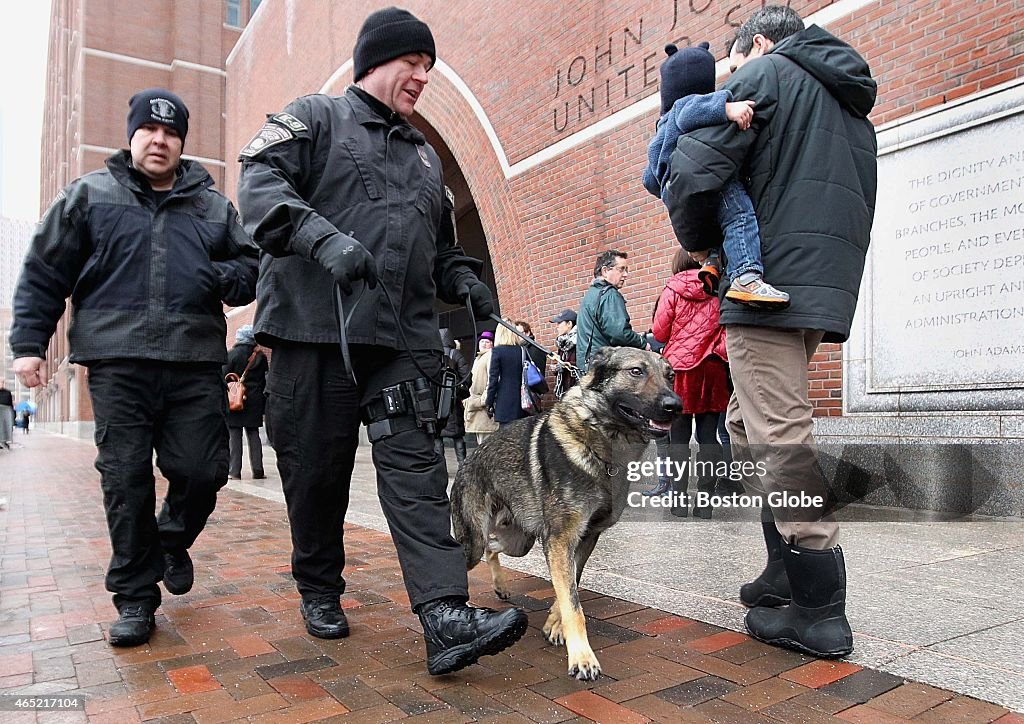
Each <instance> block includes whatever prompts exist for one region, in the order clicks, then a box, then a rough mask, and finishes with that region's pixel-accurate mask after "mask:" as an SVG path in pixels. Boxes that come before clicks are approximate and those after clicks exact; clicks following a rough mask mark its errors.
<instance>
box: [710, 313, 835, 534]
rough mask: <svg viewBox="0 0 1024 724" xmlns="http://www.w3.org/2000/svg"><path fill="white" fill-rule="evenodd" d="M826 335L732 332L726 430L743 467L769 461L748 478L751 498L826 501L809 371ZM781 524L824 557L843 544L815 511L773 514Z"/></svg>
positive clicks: (830, 522) (831, 522) (737, 328)
mask: <svg viewBox="0 0 1024 724" xmlns="http://www.w3.org/2000/svg"><path fill="white" fill-rule="evenodd" d="M823 336H824V332H822V331H820V330H813V329H780V328H772V327H752V326H743V325H729V326H728V327H727V335H726V347H727V349H728V352H729V365H730V368H731V370H732V380H733V394H732V399H731V400H730V401H729V410H728V416H727V425H728V428H729V435H730V436H731V438H732V448H733V455H734V457H735V458H736V459H737V460H741V461H742V460H750V461H755V462H756V461H758V460H760V461H762V462H764V463H765V464H764V466H763V470H764V472H763V474H761V475H760V476H758V475H752V476H748V477H747V478H746V479H745V480H744V485H745V486H746V487H747V490H748V492H750V493H751V494H757V495H760V496H761V499H762V501H765V504H767V501H768V495H769V494H770V493H773V492H775V493H779V492H790V493H794V494H798V493H801V492H804V493H807V494H809V495H823V496H824V495H825V484H824V479H823V477H822V474H821V469H820V468H819V466H818V463H817V455H816V451H815V446H814V436H813V435H812V434H811V412H812V407H811V403H810V400H809V399H808V397H807V365H808V363H809V362H810V361H811V357H813V356H814V351H815V350H816V349H817V348H818V344H819V343H820V342H821V339H822V337H823ZM772 512H773V514H774V515H775V521H776V525H777V527H778V529H779V533H780V534H781V535H782V537H783V538H784V539H785V540H787V541H789V542H790V543H795V544H796V545H799V546H802V547H804V548H811V549H815V550H824V549H826V548H831V547H833V546H835V545H836V543H837V542H838V539H839V524H838V523H837V522H836V520H835V518H833V517H832V516H831V515H825V516H821V515H820V514H817V513H816V512H815V511H813V510H808V509H806V508H801V509H799V510H794V509H779V508H777V507H773V509H772Z"/></svg>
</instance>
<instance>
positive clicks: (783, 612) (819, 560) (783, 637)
mask: <svg viewBox="0 0 1024 724" xmlns="http://www.w3.org/2000/svg"><path fill="white" fill-rule="evenodd" d="M782 560H783V561H784V562H785V564H786V572H787V573H788V575H789V581H790V586H791V587H792V591H793V599H792V600H791V601H790V603H789V605H788V606H784V607H782V608H767V607H763V606H762V607H758V608H752V609H750V611H748V612H747V617H746V619H745V621H744V623H745V624H746V627H747V631H749V632H750V635H751V636H753V637H754V638H756V639H758V640H759V641H764V642H765V643H766V644H772V645H773V646H782V647H784V648H787V649H795V650H796V651H801V652H803V653H805V654H810V655H812V656H817V657H820V658H823V659H835V658H839V657H841V656H848V655H849V654H850V653H852V652H853V631H851V630H850V622H849V621H847V620H846V561H845V560H844V559H843V549H842V548H840V547H839V546H836V547H835V548H828V549H826V550H823V551H816V550H811V549H810V548H800V547H799V546H795V545H789V544H784V545H783V548H782Z"/></svg>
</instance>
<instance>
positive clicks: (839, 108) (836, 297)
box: [665, 25, 877, 342]
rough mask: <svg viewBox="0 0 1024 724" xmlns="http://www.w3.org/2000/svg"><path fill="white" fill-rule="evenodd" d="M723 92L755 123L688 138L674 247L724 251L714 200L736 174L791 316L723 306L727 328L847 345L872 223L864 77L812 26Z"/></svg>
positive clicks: (767, 269) (847, 51) (673, 188)
mask: <svg viewBox="0 0 1024 724" xmlns="http://www.w3.org/2000/svg"><path fill="white" fill-rule="evenodd" d="M725 88H726V89H727V90H729V91H731V92H732V94H733V97H734V98H741V99H750V100H753V101H755V103H756V104H757V105H756V106H755V108H754V121H753V124H752V126H751V129H750V130H748V131H740V130H738V129H737V127H736V125H735V124H727V125H719V126H711V127H708V128H702V129H699V130H696V131H692V132H690V133H687V134H684V135H683V136H681V137H680V139H679V144H678V146H677V147H676V151H675V152H674V153H673V155H672V171H671V175H670V178H669V183H668V187H667V189H666V196H665V203H666V204H667V205H668V207H669V213H670V216H671V217H672V226H673V228H674V229H675V232H676V236H677V237H678V238H679V241H680V243H681V244H682V245H683V246H684V247H685V248H687V249H689V250H691V251H698V250H702V249H707V248H709V247H711V246H714V245H715V244H717V243H718V242H719V240H720V238H721V233H720V231H719V230H718V229H717V226H716V223H715V209H716V208H717V204H718V192H719V191H720V190H721V188H722V187H723V186H724V185H725V183H726V181H728V180H729V179H730V178H731V177H732V176H733V175H734V174H735V173H736V172H737V170H739V172H740V175H741V177H746V178H747V180H748V184H747V186H748V188H749V191H750V196H751V198H752V199H753V201H754V206H755V209H756V211H757V219H758V222H759V224H760V227H761V250H762V257H763V261H764V277H765V279H766V280H767V281H768V282H770V283H771V284H773V285H774V286H776V287H778V288H779V289H782V290H784V291H786V292H789V294H790V298H791V305H790V307H789V308H788V309H787V310H785V311H758V310H755V309H751V308H750V307H747V306H743V305H740V304H737V303H735V302H732V301H730V300H728V299H723V303H722V314H721V322H722V324H747V325H757V326H765V327H784V328H799V329H820V330H824V332H825V341H826V342H842V341H845V340H846V338H847V337H848V336H849V334H850V325H851V323H852V320H853V313H854V309H855V308H856V306H857V294H858V292H859V289H860V281H861V277H862V276H863V273H864V258H865V256H866V255H867V249H868V242H869V240H870V235H871V223H872V219H873V218H874V213H875V192H876V187H877V159H876V154H877V143H876V141H875V131H874V128H873V126H872V125H871V122H870V121H869V120H868V119H867V115H868V113H870V111H871V109H872V107H873V106H874V103H875V94H876V84H875V81H874V80H873V79H872V78H871V74H870V71H869V69H868V65H867V63H866V62H865V61H864V59H863V58H862V57H861V56H860V55H859V54H858V53H857V52H856V51H855V50H854V49H853V48H851V47H850V46H849V45H847V44H846V43H844V42H842V41H840V40H838V39H837V38H835V37H833V36H832V35H830V34H829V33H827V32H826V31H824V30H822V29H821V28H819V27H817V26H814V25H812V26H811V27H809V28H807V29H806V30H803V31H801V32H799V33H797V34H795V35H792V36H790V37H789V38H786V39H785V40H783V41H781V42H780V43H778V44H777V45H776V46H775V47H774V48H772V50H771V51H770V52H769V53H768V54H766V55H765V56H763V57H761V58H755V59H753V60H751V61H749V62H748V63H746V64H745V65H743V67H741V68H740V69H739V70H738V71H737V72H736V73H735V74H734V75H733V76H732V78H731V79H730V80H729V82H728V83H726V85H725ZM725 286H726V285H723V287H725ZM724 292H725V289H724V288H723V290H722V293H723V295H724Z"/></svg>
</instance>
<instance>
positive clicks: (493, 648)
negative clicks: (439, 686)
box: [417, 598, 528, 676]
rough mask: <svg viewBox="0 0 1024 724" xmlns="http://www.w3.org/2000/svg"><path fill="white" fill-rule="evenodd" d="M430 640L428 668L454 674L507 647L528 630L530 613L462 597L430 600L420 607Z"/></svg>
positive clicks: (425, 633)
mask: <svg viewBox="0 0 1024 724" xmlns="http://www.w3.org/2000/svg"><path fill="white" fill-rule="evenodd" d="M417 614H418V615H419V617H420V623H421V624H422V625H423V638H424V640H426V642H427V671H429V672H430V674H431V675H433V676H440V675H441V674H450V673H451V672H453V671H458V670H459V669H463V668H465V667H467V666H469V665H470V664H475V663H476V662H477V659H479V658H480V657H481V656H491V655H493V654H496V653H498V652H499V651H503V650H505V649H507V648H508V647H509V646H511V645H512V644H514V643H515V642H516V641H518V640H519V639H520V638H521V637H522V635H523V634H524V633H526V626H527V623H528V621H527V618H526V613H525V612H523V611H521V610H520V609H518V608H507V609H505V610H504V611H494V610H492V609H489V608H477V607H475V606H469V605H467V604H466V603H465V602H464V601H462V600H461V599H459V598H439V599H437V600H436V601H428V602H427V603H425V604H423V605H422V606H420V610H419V611H417Z"/></svg>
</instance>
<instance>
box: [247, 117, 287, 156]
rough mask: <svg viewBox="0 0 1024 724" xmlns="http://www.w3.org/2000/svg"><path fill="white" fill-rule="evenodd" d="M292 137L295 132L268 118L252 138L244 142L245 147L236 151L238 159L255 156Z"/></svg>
mask: <svg viewBox="0 0 1024 724" xmlns="http://www.w3.org/2000/svg"><path fill="white" fill-rule="evenodd" d="M293 138H295V134H294V133H292V132H291V131H290V130H289V129H288V128H286V127H284V126H282V125H280V124H278V123H272V122H271V121H270V120H268V121H267V122H266V123H264V124H263V128H261V129H260V130H259V132H257V134H256V135H255V136H253V138H252V140H251V141H249V143H247V144H245V148H243V149H242V150H241V151H239V152H238V156H239V158H240V159H241V158H255V157H256V156H258V155H259V154H261V153H263V152H264V151H266V150H267V149H268V148H270V147H271V146H276V145H277V144H279V143H284V142H285V141H290V140H292V139H293Z"/></svg>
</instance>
